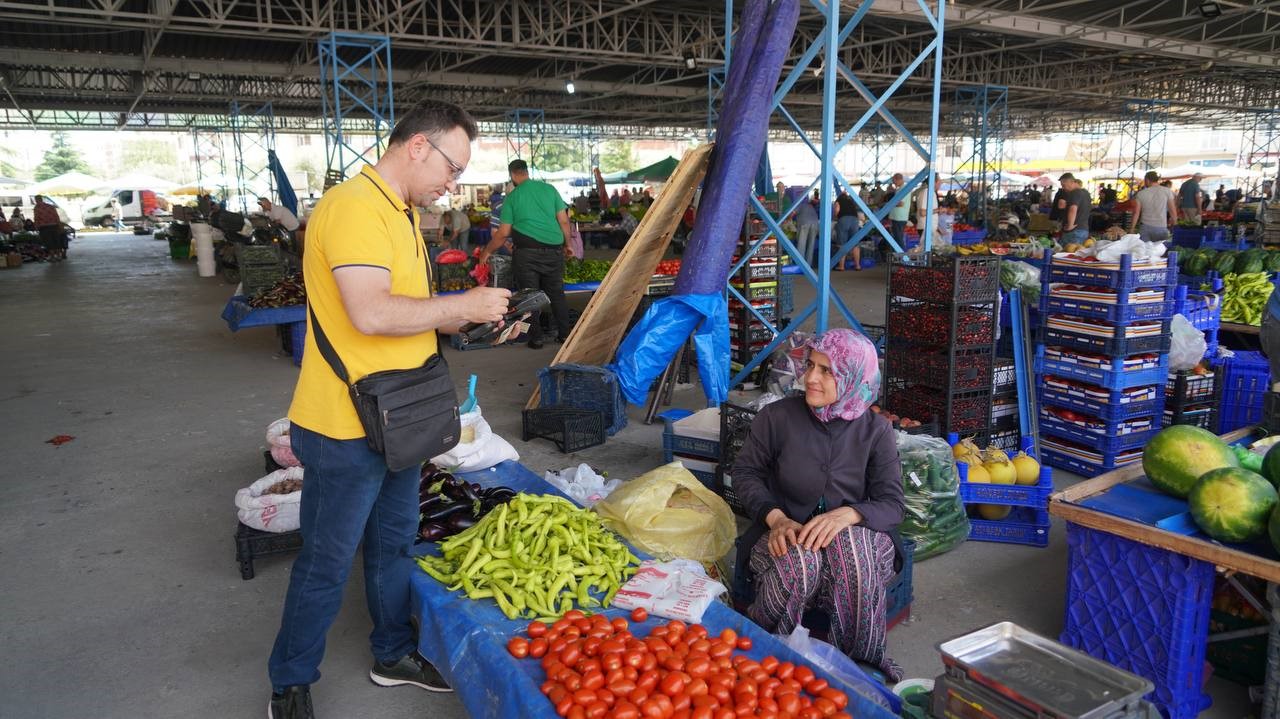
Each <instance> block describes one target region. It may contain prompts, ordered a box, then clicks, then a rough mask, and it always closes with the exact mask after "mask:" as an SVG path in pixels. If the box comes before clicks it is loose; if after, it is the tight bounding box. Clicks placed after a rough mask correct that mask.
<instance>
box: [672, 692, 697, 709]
mask: <svg viewBox="0 0 1280 719" xmlns="http://www.w3.org/2000/svg"><path fill="white" fill-rule="evenodd" d="M692 704H693V698H692V697H690V696H689V695H688V694H678V695H676V696H675V697H673V698H672V699H671V706H673V707H675V710H676V711H677V712H680V711H684V710H686V709H688V708H689V707H690V706H691V705H692Z"/></svg>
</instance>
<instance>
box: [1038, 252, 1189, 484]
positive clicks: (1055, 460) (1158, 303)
mask: <svg viewBox="0 0 1280 719" xmlns="http://www.w3.org/2000/svg"><path fill="white" fill-rule="evenodd" d="M1162 262H1165V263H1167V264H1151V263H1140V262H1136V261H1135V260H1134V259H1133V258H1132V256H1129V255H1125V256H1124V257H1122V258H1120V261H1119V263H1112V264H1110V265H1106V264H1102V263H1087V262H1079V261H1071V260H1068V261H1063V260H1062V259H1059V258H1055V257H1051V258H1049V262H1048V263H1047V264H1046V266H1045V271H1044V272H1043V274H1042V278H1043V281H1044V289H1043V290H1042V297H1041V310H1042V315H1043V317H1044V320H1043V325H1042V327H1041V328H1040V331H1039V344H1038V345H1037V347H1036V373H1037V382H1036V384H1037V389H1038V392H1039V397H1038V400H1039V402H1038V404H1039V406H1040V416H1039V417H1038V418H1037V421H1038V423H1039V429H1040V446H1041V453H1042V455H1043V459H1044V462H1045V464H1048V465H1050V466H1052V467H1057V468H1059V469H1065V470H1068V471H1071V472H1075V473H1076V474H1079V475H1081V476H1084V477H1093V476H1096V475H1098V474H1101V473H1103V472H1108V471H1110V470H1113V469H1116V468H1117V467H1122V466H1124V465H1126V464H1131V463H1133V462H1136V461H1138V460H1139V459H1140V458H1141V456H1142V447H1143V446H1144V445H1145V444H1146V443H1147V441H1148V440H1149V439H1150V438H1151V437H1152V436H1153V435H1154V434H1155V433H1156V432H1158V431H1159V430H1160V427H1161V425H1162V424H1163V422H1164V419H1165V416H1164V414H1165V413H1164V410H1165V394H1166V392H1165V382H1166V380H1167V379H1168V376H1169V369H1168V368H1169V347H1170V342H1171V335H1170V320H1171V318H1172V316H1173V314H1174V310H1175V302H1174V288H1175V286H1176V284H1177V279H1178V275H1177V255H1176V254H1172V253H1171V254H1170V255H1169V256H1168V257H1166V258H1164V259H1163V260H1162Z"/></svg>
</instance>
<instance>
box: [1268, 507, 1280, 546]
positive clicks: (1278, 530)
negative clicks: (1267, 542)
mask: <svg viewBox="0 0 1280 719" xmlns="http://www.w3.org/2000/svg"><path fill="white" fill-rule="evenodd" d="M1267 531H1268V533H1269V534H1271V546H1272V547H1274V548H1275V550H1276V551H1277V552H1280V504H1277V505H1276V508H1275V509H1273V510H1271V521H1270V522H1268V523H1267Z"/></svg>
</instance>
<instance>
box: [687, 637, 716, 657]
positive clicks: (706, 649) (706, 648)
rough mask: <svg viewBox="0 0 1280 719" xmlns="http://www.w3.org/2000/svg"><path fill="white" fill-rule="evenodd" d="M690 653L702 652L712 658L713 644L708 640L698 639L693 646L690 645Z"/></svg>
mask: <svg viewBox="0 0 1280 719" xmlns="http://www.w3.org/2000/svg"><path fill="white" fill-rule="evenodd" d="M689 651H690V652H702V653H703V654H706V655H708V656H710V654H711V642H709V641H707V640H706V639H698V640H696V641H695V642H694V643H693V644H690V645H689Z"/></svg>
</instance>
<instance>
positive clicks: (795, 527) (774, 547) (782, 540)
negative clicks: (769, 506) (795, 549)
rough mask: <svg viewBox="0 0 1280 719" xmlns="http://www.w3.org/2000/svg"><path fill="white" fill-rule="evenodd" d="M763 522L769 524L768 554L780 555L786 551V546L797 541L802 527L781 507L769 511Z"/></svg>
mask: <svg viewBox="0 0 1280 719" xmlns="http://www.w3.org/2000/svg"><path fill="white" fill-rule="evenodd" d="M765 523H766V524H768V525H769V554H771V555H773V556H775V557H781V556H782V555H784V554H786V553H787V548H788V547H790V546H791V545H792V544H798V543H799V541H798V540H797V536H798V535H799V532H800V530H801V529H802V527H801V526H800V523H799V522H797V521H795V520H794V519H792V518H791V517H788V516H787V515H786V513H785V512H783V511H782V510H781V509H775V510H773V511H772V512H770V513H769V516H767V517H765Z"/></svg>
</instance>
